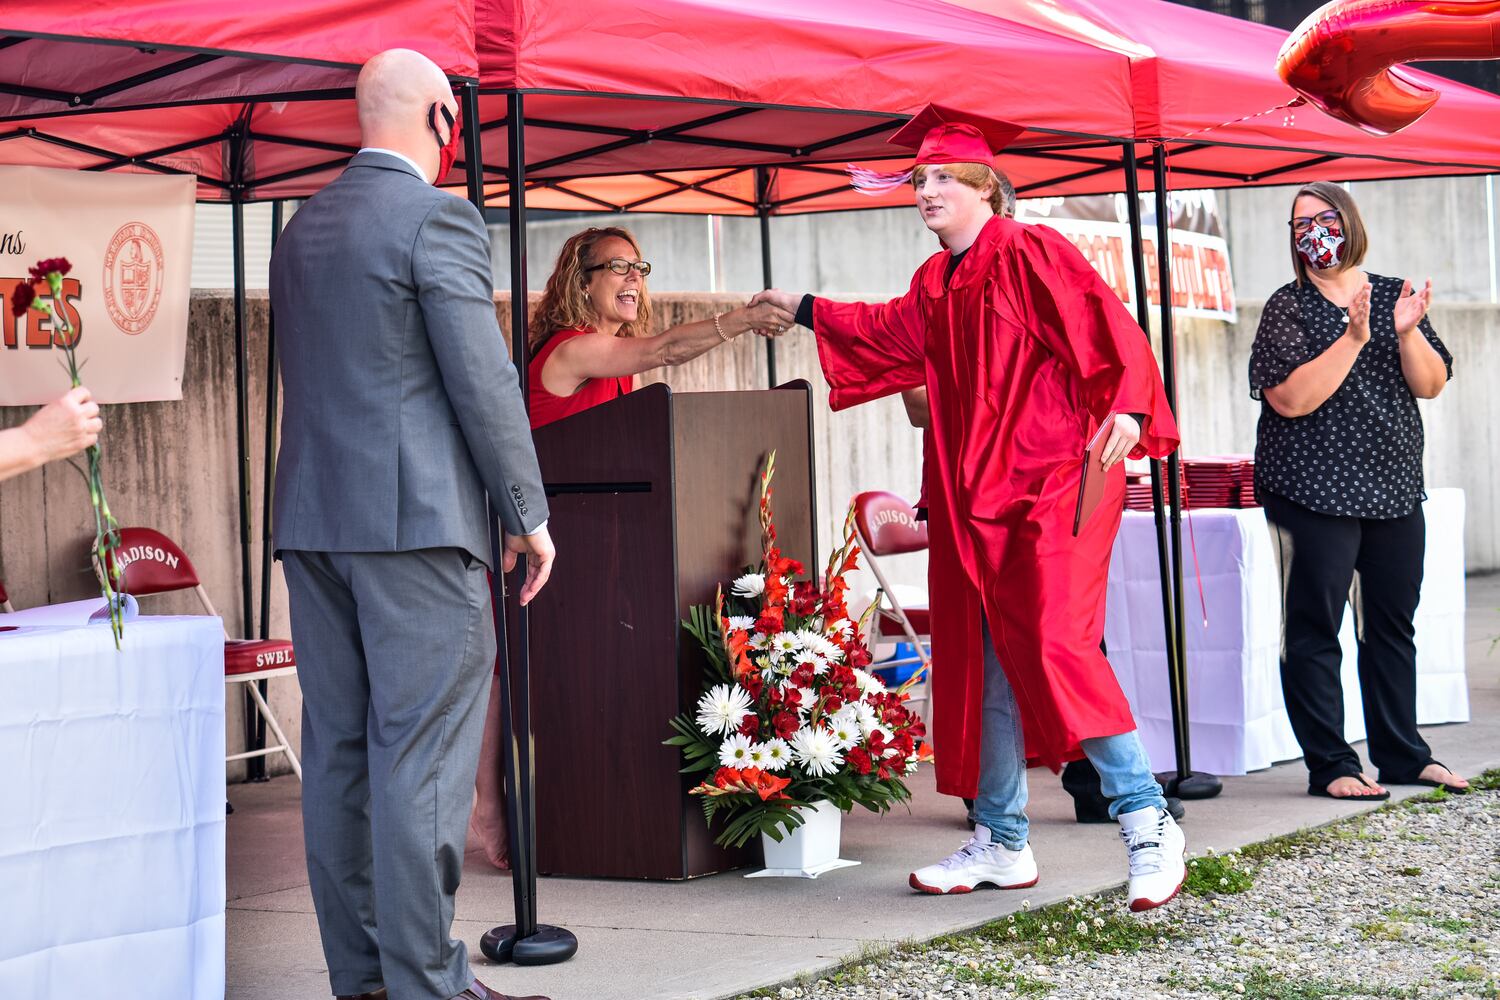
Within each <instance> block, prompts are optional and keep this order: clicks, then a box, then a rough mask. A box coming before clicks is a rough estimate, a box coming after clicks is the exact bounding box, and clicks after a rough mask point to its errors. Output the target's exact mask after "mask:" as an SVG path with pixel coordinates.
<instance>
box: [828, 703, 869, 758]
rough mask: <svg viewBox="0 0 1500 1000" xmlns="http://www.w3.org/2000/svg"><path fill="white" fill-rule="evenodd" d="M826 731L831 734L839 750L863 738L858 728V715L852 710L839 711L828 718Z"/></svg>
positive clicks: (851, 745) (862, 733) (853, 744)
mask: <svg viewBox="0 0 1500 1000" xmlns="http://www.w3.org/2000/svg"><path fill="white" fill-rule="evenodd" d="M828 731H829V732H830V733H832V734H833V738H834V740H835V741H837V743H838V745H839V749H840V750H848V749H850V748H852V747H854V746H856V745H858V743H859V741H860V740H862V739H864V738H865V734H864V732H863V731H862V730H861V729H860V728H859V717H858V716H857V715H855V714H854V713H852V712H840V713H839V714H838V715H835V716H834V717H833V718H831V719H829V720H828Z"/></svg>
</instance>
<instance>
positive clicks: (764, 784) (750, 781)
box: [740, 767, 792, 802]
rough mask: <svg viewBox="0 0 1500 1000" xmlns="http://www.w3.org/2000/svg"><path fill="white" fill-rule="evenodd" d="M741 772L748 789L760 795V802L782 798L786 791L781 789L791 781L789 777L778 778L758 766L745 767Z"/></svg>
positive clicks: (784, 796)
mask: <svg viewBox="0 0 1500 1000" xmlns="http://www.w3.org/2000/svg"><path fill="white" fill-rule="evenodd" d="M740 773H741V777H742V778H743V779H744V782H745V784H746V785H748V786H749V788H750V790H751V791H753V792H754V793H755V794H757V795H759V796H760V800H761V801H762V802H767V801H770V800H771V799H784V798H786V793H785V792H783V791H782V789H783V788H785V787H786V786H787V785H790V784H791V783H792V779H790V778H778V777H776V775H774V774H768V773H766V772H765V771H762V770H761V769H760V768H758V767H747V768H745V769H744V770H743V771H742V772H740Z"/></svg>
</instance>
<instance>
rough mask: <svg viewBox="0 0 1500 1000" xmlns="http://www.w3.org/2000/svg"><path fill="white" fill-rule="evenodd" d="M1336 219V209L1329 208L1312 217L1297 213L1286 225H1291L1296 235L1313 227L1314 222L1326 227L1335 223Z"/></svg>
mask: <svg viewBox="0 0 1500 1000" xmlns="http://www.w3.org/2000/svg"><path fill="white" fill-rule="evenodd" d="M1338 221H1339V213H1338V210H1337V209H1333V208H1330V209H1329V210H1328V211H1326V212H1319V213H1318V214H1317V215H1314V216H1313V217H1312V218H1308V217H1307V216H1305V215H1299V216H1297V217H1296V218H1295V219H1293V220H1292V221H1290V222H1288V223H1287V225H1289V226H1291V227H1292V232H1294V233H1296V234H1297V235H1298V236H1301V235H1302V234H1303V233H1305V232H1307V231H1308V230H1309V229H1311V228H1312V227H1313V224H1314V223H1316V224H1318V225H1320V226H1322V227H1323V228H1324V229H1327V228H1328V227H1329V226H1331V225H1333V224H1334V223H1336V222H1338Z"/></svg>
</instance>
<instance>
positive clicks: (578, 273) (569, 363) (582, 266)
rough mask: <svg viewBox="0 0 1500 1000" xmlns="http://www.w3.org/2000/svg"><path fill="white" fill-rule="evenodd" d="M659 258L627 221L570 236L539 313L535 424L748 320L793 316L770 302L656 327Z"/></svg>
mask: <svg viewBox="0 0 1500 1000" xmlns="http://www.w3.org/2000/svg"><path fill="white" fill-rule="evenodd" d="M650 273H651V265H650V264H649V263H648V262H646V261H644V260H642V259H641V248H640V245H639V244H638V243H637V242H636V239H635V237H634V236H632V235H631V234H630V232H629V231H628V230H625V229H618V228H614V227H609V228H602V229H585V230H584V231H583V232H581V233H578V234H576V235H574V236H573V237H571V238H570V239H569V240H568V241H567V242H566V243H564V244H563V247H562V250H561V252H559V253H558V255H557V266H556V267H555V268H554V269H553V271H552V277H550V278H548V279H547V290H546V291H545V292H543V293H542V301H541V302H540V303H539V304H538V305H537V309H536V314H535V315H534V317H533V318H532V321H531V334H530V348H531V362H530V365H529V366H528V368H527V372H528V380H527V385H528V387H529V388H528V391H529V393H530V396H531V426H532V427H533V428H536V427H541V426H543V425H545V424H550V423H552V422H553V421H554V420H561V419H562V418H563V417H570V416H572V415H573V414H575V413H581V412H582V411H584V410H587V409H588V408H589V407H591V406H598V405H599V404H600V403H607V402H609V401H610V400H611V399H614V398H615V397H617V396H623V395H625V393H627V392H629V391H630V390H631V389H633V388H635V376H636V375H638V374H640V373H641V372H644V371H650V370H651V369H652V368H661V367H664V366H672V365H680V364H682V363H683V362H685V361H690V360H692V359H693V358H696V357H697V356H698V355H700V354H703V353H704V352H706V351H708V350H709V349H710V348H713V347H717V346H719V345H720V344H727V343H728V342H729V341H731V340H733V339H734V338H735V337H738V336H739V335H740V334H742V333H745V332H747V331H749V330H756V331H773V332H777V333H779V332H781V331H782V330H784V329H786V327H788V326H790V325H791V323H792V316H791V314H790V313H788V312H787V311H786V310H784V309H781V308H779V307H777V306H775V305H773V304H771V303H769V302H763V303H760V304H759V305H747V306H741V307H739V308H738V309H731V310H729V311H728V312H725V313H719V314H718V315H716V316H714V318H713V319H705V320H699V321H698V322H696V323H683V324H682V325H681V326H674V327H672V328H671V329H670V330H666V331H664V332H662V333H658V334H656V335H654V336H652V335H648V334H647V332H646V331H647V329H648V328H649V326H650V322H651V297H650V295H648V294H647V292H646V276H647V275H648V274H650Z"/></svg>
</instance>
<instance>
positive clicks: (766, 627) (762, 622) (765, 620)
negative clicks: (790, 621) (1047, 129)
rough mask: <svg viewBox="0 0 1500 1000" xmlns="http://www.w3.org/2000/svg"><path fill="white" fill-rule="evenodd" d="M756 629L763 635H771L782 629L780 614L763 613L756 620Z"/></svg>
mask: <svg viewBox="0 0 1500 1000" xmlns="http://www.w3.org/2000/svg"><path fill="white" fill-rule="evenodd" d="M755 631H757V632H759V633H761V634H762V635H771V634H772V633H773V632H780V631H781V616H780V615H770V614H765V615H761V616H760V617H759V618H757V619H756V620H755Z"/></svg>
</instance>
